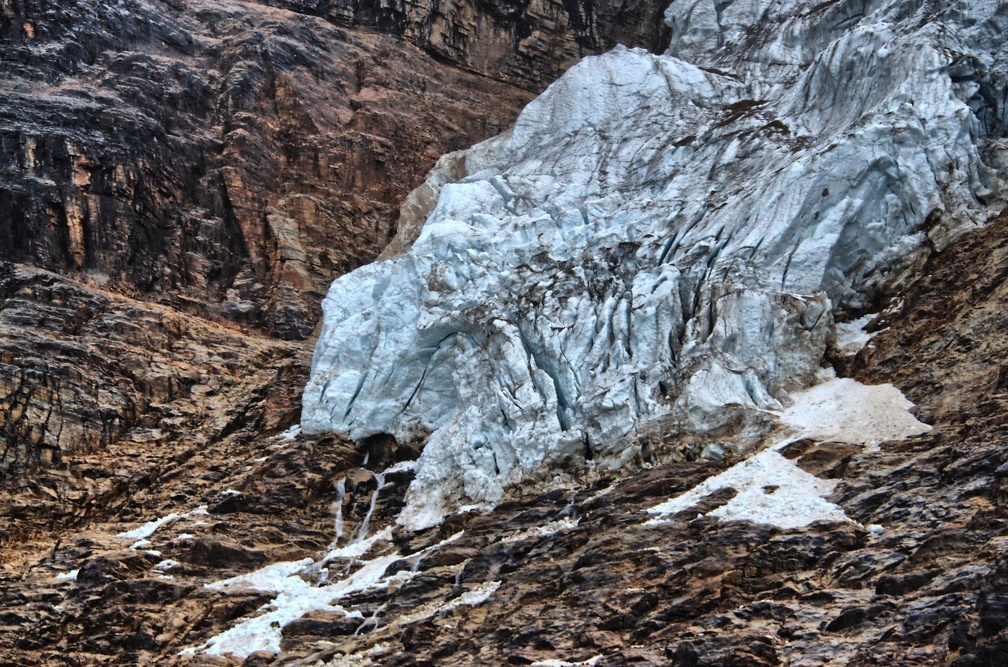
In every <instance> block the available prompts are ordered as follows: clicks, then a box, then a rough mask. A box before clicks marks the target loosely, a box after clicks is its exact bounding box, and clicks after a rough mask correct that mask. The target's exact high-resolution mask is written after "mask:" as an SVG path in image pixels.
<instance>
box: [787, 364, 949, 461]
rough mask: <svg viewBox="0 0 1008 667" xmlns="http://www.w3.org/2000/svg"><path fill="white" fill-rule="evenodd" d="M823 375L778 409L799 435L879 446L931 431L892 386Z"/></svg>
mask: <svg viewBox="0 0 1008 667" xmlns="http://www.w3.org/2000/svg"><path fill="white" fill-rule="evenodd" d="M821 379H823V380H825V382H823V383H822V384H818V385H815V386H814V387H810V388H809V389H806V390H805V391H802V392H799V393H796V394H794V396H792V400H793V401H794V403H793V404H792V405H791V406H790V407H789V408H787V409H785V410H783V411H782V412H780V413H779V416H780V420H781V423H783V424H786V425H787V426H790V427H792V428H794V429H796V430H797V432H798V437H804V438H814V439H816V440H836V441H839V442H846V443H851V444H865V445H875V444H878V443H879V442H882V441H884V440H895V439H899V438H906V437H909V436H912V435H917V434H920V433H925V432H927V431H930V430H931V427H930V426H928V425H927V424H922V423H921V422H919V421H917V419H916V418H914V416H913V415H912V414H910V412H909V410H910V408H912V407H913V403H911V402H910V401H908V400H907V398H906V397H905V396H904V395H903V393H902V392H901V391H900V390H899V389H897V388H896V387H894V386H892V385H891V384H880V385H865V384H861V383H860V382H858V381H857V380H852V379H850V378H840V379H837V378H836V376H835V375H834V374H833V373H832V370H829V371H827V372H826V373H825V374H822V375H821Z"/></svg>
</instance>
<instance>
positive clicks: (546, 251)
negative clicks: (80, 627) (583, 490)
mask: <svg viewBox="0 0 1008 667" xmlns="http://www.w3.org/2000/svg"><path fill="white" fill-rule="evenodd" d="M666 23H667V24H668V25H669V26H670V27H671V29H672V38H671V43H670V45H669V48H668V50H667V51H666V52H665V53H664V54H653V53H649V52H646V51H643V50H640V49H628V48H624V47H619V48H617V49H615V50H613V51H612V52H610V53H607V54H603V55H601V56H595V57H588V58H585V59H584V60H582V61H581V62H580V63H579V64H578V65H576V66H574V67H573V68H572V69H571V70H569V71H568V72H567V73H566V74H565V75H564V76H562V77H561V78H560V79H559V80H557V81H556V82H555V83H554V84H552V85H551V86H550V87H549V88H548V89H547V90H546V91H545V92H544V93H543V94H542V95H541V96H539V97H538V98H537V99H536V100H534V101H533V102H532V103H530V104H529V105H528V107H527V108H526V109H525V110H524V111H523V112H522V113H521V115H520V116H519V118H518V119H517V121H516V123H515V125H514V127H513V128H512V129H511V130H510V131H508V132H506V133H504V134H502V135H500V136H498V137H495V138H492V139H490V140H488V141H485V142H483V143H481V144H478V145H476V146H474V147H473V148H471V149H469V150H467V151H462V152H459V153H453V154H450V155H446V156H444V157H442V158H441V160H440V161H439V162H438V164H437V166H436V167H435V168H434V170H433V171H432V172H431V174H430V176H429V178H428V180H427V182H426V183H424V184H423V185H422V186H421V187H420V188H418V189H417V190H416V191H414V192H413V193H412V194H411V195H410V196H409V197H408V198H407V199H406V201H405V202H404V204H403V206H402V212H401V218H400V229H399V233H398V236H397V237H396V239H395V240H394V241H393V243H392V244H391V245H390V246H389V248H388V249H387V250H386V251H385V252H384V253H383V254H382V256H381V257H380V258H379V261H377V262H375V263H374V264H371V265H368V266H365V267H362V268H360V269H358V270H356V271H354V272H352V273H350V274H348V275H345V276H343V277H341V278H339V279H337V280H336V281H335V282H334V283H333V285H332V287H331V288H330V290H329V292H328V294H327V296H326V298H325V300H324V302H323V310H324V319H323V324H322V328H321V333H320V336H319V340H318V343H317V346H316V350H315V355H314V358H313V362H312V372H311V377H310V380H309V382H308V385H307V387H306V389H305V393H304V398H303V410H302V419H301V429H302V431H303V433H304V434H306V435H308V436H317V435H322V434H327V433H340V434H344V435H346V436H349V437H351V438H354V439H361V438H364V437H367V436H370V435H374V434H379V433H388V434H392V435H393V436H395V437H396V438H397V439H399V440H401V441H402V440H409V439H414V438H424V439H426V445H425V447H424V450H423V453H422V455H421V457H420V459H419V460H418V462H417V465H416V478H415V480H414V481H413V483H412V485H411V487H410V490H409V493H408V496H407V507H406V509H405V510H404V511H403V513H402V515H401V516H400V519H399V521H400V522H401V523H403V524H404V525H407V526H409V527H413V528H421V527H424V526H428V525H432V524H434V523H436V522H437V521H438V520H440V518H441V517H442V516H443V515H444V514H445V513H446V512H449V511H452V510H453V509H456V508H457V507H458V506H460V505H462V504H475V505H477V506H492V505H493V504H495V503H497V502H499V501H500V500H501V499H502V498H503V497H504V494H505V492H507V490H508V489H512V488H517V489H523V490H524V489H535V488H539V487H538V485H541V484H546V485H548V484H562V483H565V482H568V481H571V480H576V479H579V478H581V477H583V476H585V475H588V474H590V473H591V471H592V470H597V469H598V468H599V467H607V468H619V467H627V466H633V465H646V464H648V463H650V462H651V461H653V460H656V459H657V460H660V459H661V458H662V457H663V456H664V455H666V454H667V453H668V452H667V450H668V449H669V448H670V447H673V446H674V445H675V443H677V442H684V441H688V440H689V439H690V438H693V437H699V436H703V435H707V436H708V437H711V438H714V437H716V438H718V439H719V440H720V441H723V442H731V443H735V444H736V445H737V446H740V447H744V446H746V445H747V444H751V443H753V442H755V440H756V439H757V438H758V437H759V436H760V435H761V434H762V433H763V432H764V431H765V430H766V429H767V428H769V426H770V425H772V424H773V421H774V418H773V414H774V411H780V410H781V409H782V407H783V403H786V402H787V400H788V399H787V396H788V393H789V392H795V391H798V390H800V389H803V388H804V387H807V386H808V385H810V384H811V383H812V381H813V379H814V377H815V375H816V372H817V371H818V370H819V368H820V366H821V365H822V364H823V359H824V355H825V354H826V351H827V349H828V347H829V346H830V345H831V344H834V342H835V335H836V334H835V323H836V322H842V321H848V320H853V319H856V318H857V317H859V316H860V315H863V314H864V313H867V312H872V311H873V309H876V307H877V305H878V302H879V301H880V299H881V298H882V297H883V296H884V295H885V294H886V293H887V291H889V290H891V289H893V288H894V286H897V285H898V284H900V282H901V281H904V280H905V279H906V278H907V277H908V276H909V275H911V273H912V272H913V270H914V268H915V267H918V266H920V265H921V264H922V262H923V260H924V259H925V258H926V257H927V255H928V253H930V252H934V251H935V250H940V249H942V248H943V247H944V246H945V245H947V244H948V243H949V242H951V240H953V239H954V238H955V237H956V235H958V234H960V233H962V232H963V230H965V229H968V228H970V227H975V226H978V225H982V224H983V223H984V221H985V220H986V219H987V218H988V217H989V216H990V215H991V214H992V213H994V212H997V211H999V210H1001V208H1003V207H1004V205H1005V200H1004V193H1005V187H1004V186H1005V174H1006V173H1008V158H1006V155H1008V152H1006V151H1005V148H1006V145H1008V144H1006V139H1005V136H1006V132H1005V128H1006V124H1008V119H1006V107H1008V102H1006V96H1008V92H1006V90H1008V86H1006V71H1008V69H1006V47H1005V42H1004V40H1003V35H1004V34H1008V5H1006V4H1005V3H997V2H985V1H982V0H966V1H961V2H928V1H923V0H916V1H909V2H907V1H893V0H888V1H882V0H876V1H870V0H835V1H832V2H823V3H820V4H816V5H811V4H810V3H802V2H796V1H794V0H735V1H734V2H732V1H718V2H712V1H710V0H689V1H681V0H676V1H674V2H672V3H671V4H670V5H669V7H668V10H667V12H666Z"/></svg>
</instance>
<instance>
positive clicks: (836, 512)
mask: <svg viewBox="0 0 1008 667" xmlns="http://www.w3.org/2000/svg"><path fill="white" fill-rule="evenodd" d="M836 484H837V482H836V481H835V480H823V479H819V478H818V477H815V476H814V475H810V474H809V473H807V472H805V471H804V470H802V469H801V468H799V467H798V466H796V465H795V464H794V463H792V462H791V461H788V460H787V459H786V458H784V457H783V456H781V455H780V454H778V453H777V452H776V451H773V450H766V451H763V452H760V453H759V454H756V455H755V456H752V457H750V458H748V459H746V460H745V461H742V462H741V463H738V464H736V465H734V466H732V467H731V468H729V469H728V470H725V471H724V472H722V473H721V474H719V475H715V476H714V477H710V478H708V479H707V480H705V481H703V482H701V483H700V484H699V485H697V486H696V487H694V488H693V489H692V490H690V491H688V492H686V493H684V494H683V495H681V496H678V497H676V498H673V499H671V500H667V501H665V502H664V503H662V504H660V505H657V506H655V507H652V508H651V509H649V510H648V512H650V513H652V514H657V515H658V517H657V518H654V519H651V520H650V521H648V522H647V525H656V524H661V523H667V522H668V520H669V517H670V516H672V515H674V514H677V513H679V512H682V511H685V510H687V509H689V508H691V507H695V506H696V505H697V504H699V503H700V501H702V500H703V499H704V498H706V497H707V496H709V495H710V494H712V493H714V492H715V491H719V490H721V489H727V488H731V489H735V491H736V495H735V497H734V498H732V499H731V500H729V501H728V502H727V503H726V504H724V505H722V506H721V507H718V508H717V509H715V510H714V511H712V512H709V513H708V515H709V516H716V517H718V518H721V519H724V520H725V521H752V522H753V523H764V524H769V525H772V526H777V527H778V528H782V529H785V530H789V529H793V528H803V527H805V526H807V525H809V524H811V523H814V522H816V521H834V522H840V523H842V522H848V521H850V519H848V518H847V515H846V514H844V511H843V509H841V508H840V507H838V506H837V505H834V504H833V503H831V502H829V501H827V500H825V499H824V498H823V496H825V495H828V494H829V493H830V492H831V491H833V488H834V487H835V486H836Z"/></svg>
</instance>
